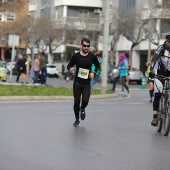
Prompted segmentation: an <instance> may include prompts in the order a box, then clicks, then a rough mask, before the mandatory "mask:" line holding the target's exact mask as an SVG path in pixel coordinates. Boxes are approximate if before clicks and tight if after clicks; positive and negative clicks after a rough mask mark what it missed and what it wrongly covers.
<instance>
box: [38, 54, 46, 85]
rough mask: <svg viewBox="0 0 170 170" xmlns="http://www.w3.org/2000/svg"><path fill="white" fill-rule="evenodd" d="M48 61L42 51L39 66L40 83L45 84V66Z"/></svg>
mask: <svg viewBox="0 0 170 170" xmlns="http://www.w3.org/2000/svg"><path fill="white" fill-rule="evenodd" d="M47 63H48V61H47V59H46V56H45V54H44V53H42V55H41V57H40V68H41V85H46V79H47V66H46V64H47Z"/></svg>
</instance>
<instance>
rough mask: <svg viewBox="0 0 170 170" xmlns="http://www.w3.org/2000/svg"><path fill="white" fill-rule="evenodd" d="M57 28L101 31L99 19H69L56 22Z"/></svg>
mask: <svg viewBox="0 0 170 170" xmlns="http://www.w3.org/2000/svg"><path fill="white" fill-rule="evenodd" d="M56 27H58V28H63V27H66V28H68V29H75V28H76V29H78V30H89V31H94V30H95V31H100V29H101V28H100V26H99V19H97V18H79V17H67V18H64V17H62V18H60V19H59V20H56Z"/></svg>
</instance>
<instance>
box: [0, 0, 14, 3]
mask: <svg viewBox="0 0 170 170" xmlns="http://www.w3.org/2000/svg"><path fill="white" fill-rule="evenodd" d="M4 2H15V0H0V3H4Z"/></svg>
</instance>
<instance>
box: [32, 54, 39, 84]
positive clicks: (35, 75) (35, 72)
mask: <svg viewBox="0 0 170 170" xmlns="http://www.w3.org/2000/svg"><path fill="white" fill-rule="evenodd" d="M33 70H34V84H36V83H38V77H39V73H40V55H37V56H36V59H35V60H34V65H33Z"/></svg>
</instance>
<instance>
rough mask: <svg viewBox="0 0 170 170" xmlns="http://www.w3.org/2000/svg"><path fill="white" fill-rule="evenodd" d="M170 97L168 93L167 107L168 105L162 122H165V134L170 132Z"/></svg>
mask: <svg viewBox="0 0 170 170" xmlns="http://www.w3.org/2000/svg"><path fill="white" fill-rule="evenodd" d="M169 100H170V98H169V94H168V93H167V94H166V102H165V104H166V105H165V107H166V109H165V114H164V116H163V118H162V120H163V121H162V122H163V132H162V133H163V135H164V136H168V134H169V128H170V116H169V115H170V101H169Z"/></svg>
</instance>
